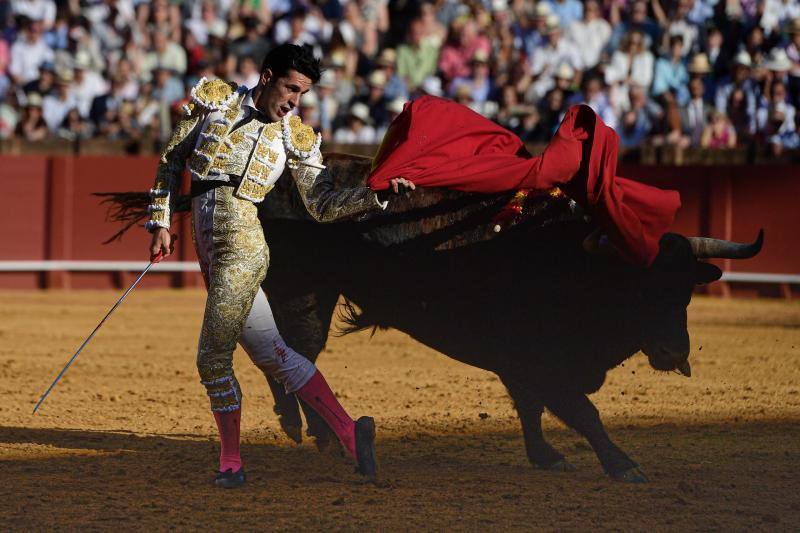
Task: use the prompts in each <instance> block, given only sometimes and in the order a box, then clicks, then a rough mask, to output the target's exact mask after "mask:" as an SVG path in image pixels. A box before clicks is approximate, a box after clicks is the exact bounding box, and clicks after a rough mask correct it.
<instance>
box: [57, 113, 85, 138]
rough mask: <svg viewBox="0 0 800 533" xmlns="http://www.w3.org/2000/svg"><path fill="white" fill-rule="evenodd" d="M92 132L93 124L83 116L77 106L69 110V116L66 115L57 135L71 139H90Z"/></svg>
mask: <svg viewBox="0 0 800 533" xmlns="http://www.w3.org/2000/svg"><path fill="white" fill-rule="evenodd" d="M92 133H93V131H92V126H91V124H90V123H89V122H87V121H85V120H84V119H83V118H81V114H80V113H79V112H78V108H76V107H73V108H72V109H70V110H69V112H67V116H66V117H64V121H63V122H62V123H61V126H59V128H58V130H57V131H56V135H57V136H58V137H59V138H61V139H66V140H69V141H77V140H85V139H89V138H91V136H92Z"/></svg>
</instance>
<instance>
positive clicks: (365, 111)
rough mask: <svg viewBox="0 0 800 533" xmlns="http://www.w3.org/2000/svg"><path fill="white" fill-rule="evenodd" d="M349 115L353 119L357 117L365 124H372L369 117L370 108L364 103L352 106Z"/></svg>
mask: <svg viewBox="0 0 800 533" xmlns="http://www.w3.org/2000/svg"><path fill="white" fill-rule="evenodd" d="M349 115H350V116H351V117H356V118H357V119H358V120H360V121H361V122H363V123H364V124H372V117H370V116H369V107H367V104H364V103H362V102H356V103H355V104H353V105H351V106H350V113H349Z"/></svg>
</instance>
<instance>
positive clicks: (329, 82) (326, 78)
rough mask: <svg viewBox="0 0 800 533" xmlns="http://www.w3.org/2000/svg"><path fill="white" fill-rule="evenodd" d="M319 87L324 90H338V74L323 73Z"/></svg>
mask: <svg viewBox="0 0 800 533" xmlns="http://www.w3.org/2000/svg"><path fill="white" fill-rule="evenodd" d="M317 87H321V88H323V89H335V88H336V73H335V72H333V71H332V70H325V71H323V72H322V75H321V76H320V78H319V81H318V82H317Z"/></svg>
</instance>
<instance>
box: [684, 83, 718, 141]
mask: <svg viewBox="0 0 800 533" xmlns="http://www.w3.org/2000/svg"><path fill="white" fill-rule="evenodd" d="M704 93H705V85H704V83H703V79H702V78H700V77H694V78H692V79H691V80H690V81H689V95H690V97H689V101H688V102H687V103H686V104H685V105H683V106H681V125H682V127H683V133H684V135H686V137H687V139H688V140H689V144H691V145H692V146H700V141H701V140H702V137H703V132H704V131H705V129H706V126H707V125H708V122H707V118H708V116H709V115H710V114H711V112H712V111H713V109H714V108H713V107H712V106H711V105H710V104H707V103H706V102H705V100H703V95H704Z"/></svg>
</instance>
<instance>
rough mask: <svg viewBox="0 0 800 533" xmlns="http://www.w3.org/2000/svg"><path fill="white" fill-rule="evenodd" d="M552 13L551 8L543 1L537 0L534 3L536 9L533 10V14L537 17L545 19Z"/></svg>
mask: <svg viewBox="0 0 800 533" xmlns="http://www.w3.org/2000/svg"><path fill="white" fill-rule="evenodd" d="M552 13H553V10H552V9H550V5H549V4H545V3H544V2H539V3H538V4H536V9H534V10H533V16H534V17H536V18H537V19H546V18H547V17H548V16H550V14H552Z"/></svg>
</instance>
